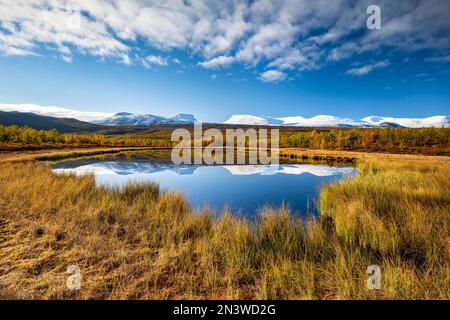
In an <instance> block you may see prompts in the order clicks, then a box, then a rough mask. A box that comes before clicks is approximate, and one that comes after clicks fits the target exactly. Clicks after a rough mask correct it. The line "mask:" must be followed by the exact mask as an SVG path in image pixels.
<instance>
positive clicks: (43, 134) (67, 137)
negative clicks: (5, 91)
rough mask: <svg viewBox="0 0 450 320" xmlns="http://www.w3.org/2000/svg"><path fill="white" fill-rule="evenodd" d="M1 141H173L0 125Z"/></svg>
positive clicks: (160, 144) (145, 143) (91, 143)
mask: <svg viewBox="0 0 450 320" xmlns="http://www.w3.org/2000/svg"><path fill="white" fill-rule="evenodd" d="M0 143H3V144H18V145H33V146H45V145H75V146H77V145H88V146H108V147H111V146H149V147H168V146H172V142H171V141H170V138H169V140H167V139H152V138H151V137H148V136H147V137H142V138H140V137H135V136H128V135H120V136H119V135H117V136H112V135H111V136H107V135H104V134H80V133H59V132H58V131H57V130H56V129H52V130H35V129H32V128H28V127H19V126H16V125H12V126H3V125H0Z"/></svg>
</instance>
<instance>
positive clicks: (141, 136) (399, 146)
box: [0, 125, 450, 155]
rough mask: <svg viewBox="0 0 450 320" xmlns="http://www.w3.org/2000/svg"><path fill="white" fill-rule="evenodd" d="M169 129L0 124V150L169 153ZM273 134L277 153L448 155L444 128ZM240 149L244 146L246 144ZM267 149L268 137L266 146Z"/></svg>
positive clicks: (296, 130) (302, 130) (306, 130)
mask: <svg viewBox="0 0 450 320" xmlns="http://www.w3.org/2000/svg"><path fill="white" fill-rule="evenodd" d="M211 126H212V125H209V126H207V125H204V130H208V129H209V128H211ZM213 127H214V128H218V130H220V131H221V132H222V133H223V135H224V136H225V135H226V133H225V131H226V128H227V127H224V126H223V125H217V126H213ZM268 128H269V129H271V128H272V127H268ZM174 129H176V127H160V128H140V129H135V130H138V131H131V132H129V131H127V130H128V129H121V130H119V129H111V132H99V133H89V134H80V133H59V132H58V131H56V130H50V131H45V130H35V129H32V128H27V127H18V126H2V125H0V150H1V149H2V148H3V149H13V148H16V149H21V148H24V149H26V148H31V147H35V148H45V147H52V148H55V147H78V146H99V147H131V146H134V147H143V146H146V147H170V148H171V147H173V146H175V145H176V144H177V143H178V141H171V134H172V132H173V130H174ZM187 129H188V130H190V131H191V133H193V128H192V126H187ZM244 129H248V128H244ZM115 130H116V131H115ZM129 130H131V129H129ZM279 130H280V137H279V139H280V141H279V146H280V147H281V148H308V149H323V150H345V151H366V152H391V153H415V154H429V155H450V128H420V129H409V128H291V127H284V128H279ZM193 140H194V139H193ZM193 140H192V143H193ZM210 143H211V141H210V140H208V139H204V141H203V146H205V145H208V144H210ZM246 144H247V145H248V141H246ZM270 144H271V141H270V138H269V139H268V141H267V145H270Z"/></svg>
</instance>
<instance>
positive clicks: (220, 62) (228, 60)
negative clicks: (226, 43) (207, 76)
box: [198, 56, 234, 69]
mask: <svg viewBox="0 0 450 320" xmlns="http://www.w3.org/2000/svg"><path fill="white" fill-rule="evenodd" d="M233 61H234V58H233V57H228V56H220V57H216V58H213V59H211V60H208V61H202V62H199V63H198V65H199V66H201V67H203V68H206V69H216V68H219V67H225V66H228V65H230V64H232V63H233Z"/></svg>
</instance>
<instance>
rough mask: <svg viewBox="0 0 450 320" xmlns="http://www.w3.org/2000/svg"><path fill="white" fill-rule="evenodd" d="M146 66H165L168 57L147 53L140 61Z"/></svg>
mask: <svg viewBox="0 0 450 320" xmlns="http://www.w3.org/2000/svg"><path fill="white" fill-rule="evenodd" d="M142 63H143V64H144V66H145V67H146V68H150V67H151V66H162V67H165V66H167V65H168V64H169V62H168V58H164V57H162V56H156V55H149V56H147V57H145V59H144V60H143V61H142Z"/></svg>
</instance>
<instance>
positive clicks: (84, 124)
mask: <svg viewBox="0 0 450 320" xmlns="http://www.w3.org/2000/svg"><path fill="white" fill-rule="evenodd" d="M0 112H1V113H0V124H5V125H10V124H17V125H28V126H30V127H33V128H36V129H48V128H56V129H58V130H59V131H66V132H67V131H96V130H100V129H101V128H105V127H110V126H150V125H158V124H169V125H174V124H190V123H195V122H197V121H198V120H197V119H196V118H195V117H194V115H192V114H186V113H180V114H177V115H175V116H173V117H166V116H159V115H153V114H134V113H129V112H119V113H116V114H113V113H102V112H86V111H78V110H73V109H66V108H60V107H45V106H39V105H33V104H14V105H13V104H0ZM449 118H450V117H449V116H432V117H427V118H393V117H379V116H370V117H365V118H362V119H360V120H353V119H350V118H342V117H336V116H331V115H318V116H314V117H311V118H306V117H302V116H292V117H279V118H277V117H265V116H255V115H242V114H238V115H232V116H231V117H230V118H229V119H228V120H226V121H224V122H223V124H234V125H269V126H292V127H408V128H420V127H449Z"/></svg>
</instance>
